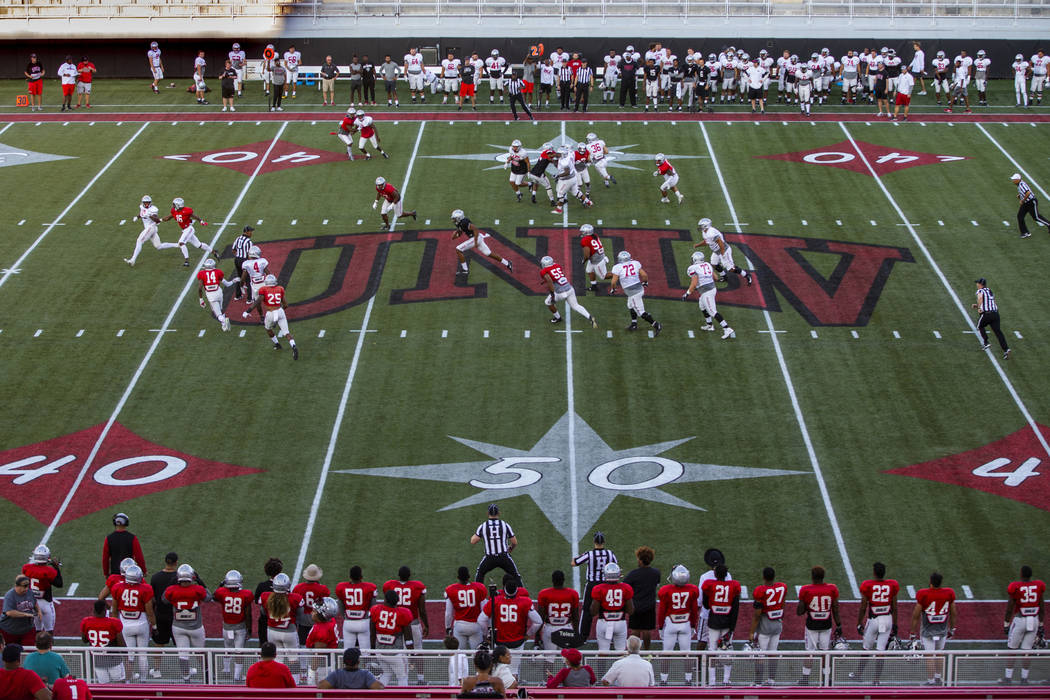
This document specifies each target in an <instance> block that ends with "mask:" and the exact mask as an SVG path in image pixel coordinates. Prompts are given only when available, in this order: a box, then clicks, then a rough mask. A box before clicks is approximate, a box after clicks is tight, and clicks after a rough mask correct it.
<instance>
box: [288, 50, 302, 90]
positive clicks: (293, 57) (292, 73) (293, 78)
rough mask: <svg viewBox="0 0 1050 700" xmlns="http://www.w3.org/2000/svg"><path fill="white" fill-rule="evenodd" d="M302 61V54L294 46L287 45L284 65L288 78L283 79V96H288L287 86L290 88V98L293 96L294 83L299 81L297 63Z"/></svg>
mask: <svg viewBox="0 0 1050 700" xmlns="http://www.w3.org/2000/svg"><path fill="white" fill-rule="evenodd" d="M302 62H303V55H302V54H301V53H299V52H298V51H296V50H295V46H293V45H289V46H288V50H287V51H285V52H284V67H285V69H286V70H287V71H288V79H287V80H286V81H284V97H288V88H291V89H292V98H293V99H294V98H295V84H296V83H297V82H298V81H299V64H300V63H302Z"/></svg>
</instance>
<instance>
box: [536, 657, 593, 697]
mask: <svg viewBox="0 0 1050 700" xmlns="http://www.w3.org/2000/svg"><path fill="white" fill-rule="evenodd" d="M561 655H562V658H564V659H565V667H564V668H562V670H560V671H558V673H557V674H556V675H553V676H550V677H549V678H548V679H547V687H548V688H589V687H590V686H592V685H594V684H595V683H597V682H598V679H597V678H596V677H595V675H594V669H592V668H591V667H590V666H584V665H583V654H581V653H580V650H579V649H562V650H561Z"/></svg>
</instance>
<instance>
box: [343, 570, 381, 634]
mask: <svg viewBox="0 0 1050 700" xmlns="http://www.w3.org/2000/svg"><path fill="white" fill-rule="evenodd" d="M363 578H364V574H363V572H362V571H361V567H360V566H357V565H354V566H351V567H350V580H349V581H342V582H340V583H337V584H336V586H335V597H336V600H338V601H339V604H340V605H341V606H342V607H343V618H344V619H343V648H344V649H352V648H353V647H357V648H359V649H369V648H371V646H372V638H371V633H370V632H371V626H370V623H371V620H370V619H369V617H368V611H369V609H370V608H371V607H372V603H373V602H374V601H375V598H376V585H375V584H374V583H370V582H368V581H364V580H363Z"/></svg>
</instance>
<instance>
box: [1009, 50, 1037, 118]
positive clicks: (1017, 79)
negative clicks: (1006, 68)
mask: <svg viewBox="0 0 1050 700" xmlns="http://www.w3.org/2000/svg"><path fill="white" fill-rule="evenodd" d="M1010 68H1011V70H1013V72H1014V98H1015V99H1016V100H1017V104H1016V105H1015V106H1017V107H1025V108H1027V107H1028V84H1027V83H1028V76H1029V75H1031V74H1032V64H1030V63H1029V62H1028V61H1026V60H1024V55H1023V54H1017V55H1016V56H1014V62H1013V63H1011V64H1010Z"/></svg>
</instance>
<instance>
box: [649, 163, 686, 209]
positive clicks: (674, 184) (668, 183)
mask: <svg viewBox="0 0 1050 700" xmlns="http://www.w3.org/2000/svg"><path fill="white" fill-rule="evenodd" d="M660 176H663V178H664V181H663V184H661V185H660V202H661V203H663V204H670V203H671V200H669V199H668V198H667V193H668V192H674V194H675V196H676V197H678V203H679V204H681V203H682V200H683V199H685V195H683V194H682V193H681V191H679V189H678V171H677V170H675V169H674V166H673V165H671V161H669V160H667V158H666V156H664V154H663V153H657V154H656V170H654V171H653V177H660Z"/></svg>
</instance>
